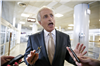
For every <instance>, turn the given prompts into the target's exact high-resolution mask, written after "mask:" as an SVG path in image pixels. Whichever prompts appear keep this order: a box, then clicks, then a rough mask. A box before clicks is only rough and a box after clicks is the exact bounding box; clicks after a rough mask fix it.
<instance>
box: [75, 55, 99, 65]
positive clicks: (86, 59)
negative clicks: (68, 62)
mask: <svg viewBox="0 0 100 66" xmlns="http://www.w3.org/2000/svg"><path fill="white" fill-rule="evenodd" d="M79 59H80V61H81V63H78V62H76V64H77V65H78V66H100V61H99V60H96V59H92V58H90V57H86V56H81V57H79Z"/></svg>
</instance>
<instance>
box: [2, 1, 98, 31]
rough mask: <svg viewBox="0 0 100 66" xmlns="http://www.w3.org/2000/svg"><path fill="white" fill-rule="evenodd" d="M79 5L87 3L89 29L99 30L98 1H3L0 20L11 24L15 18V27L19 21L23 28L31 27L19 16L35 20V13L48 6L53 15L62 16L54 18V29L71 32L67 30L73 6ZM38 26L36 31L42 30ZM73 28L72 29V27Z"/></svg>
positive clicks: (71, 22)
mask: <svg viewBox="0 0 100 66" xmlns="http://www.w3.org/2000/svg"><path fill="white" fill-rule="evenodd" d="M18 2H22V3H24V4H26V7H23V6H20V5H18ZM81 3H87V4H89V5H90V10H91V14H90V25H89V28H90V29H100V21H99V19H100V1H99V0H98V1H97V0H93V1H90V0H88V1H84V0H77V1H76V0H75V1H74V0H20V1H3V2H2V18H4V19H5V20H7V21H9V22H10V23H11V24H12V23H13V18H14V17H15V20H16V26H17V24H18V23H19V22H20V21H23V22H25V24H23V25H22V27H23V28H29V29H31V27H30V26H29V25H32V24H33V23H32V22H27V17H23V16H21V14H28V15H29V17H33V18H36V14H37V11H38V10H39V8H40V7H42V6H48V7H51V8H52V9H54V11H55V13H60V14H63V15H64V16H63V17H60V18H58V17H55V20H56V27H58V28H59V26H61V28H62V29H64V30H72V29H68V24H73V23H74V22H73V19H74V18H73V13H74V6H75V5H77V4H81ZM36 24H37V25H38V29H42V27H41V26H40V25H39V24H38V22H36ZM72 28H73V27H72Z"/></svg>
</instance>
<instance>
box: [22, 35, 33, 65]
mask: <svg viewBox="0 0 100 66" xmlns="http://www.w3.org/2000/svg"><path fill="white" fill-rule="evenodd" d="M30 51H32V46H31V39H30V36H29V39H28V43H27V48H26V51H25V54H24V61H25V63H26V64H27V65H28V66H29V64H28V62H27V60H26V58H27V55H28V54H29V53H30Z"/></svg>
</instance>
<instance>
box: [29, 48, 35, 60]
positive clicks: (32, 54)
mask: <svg viewBox="0 0 100 66" xmlns="http://www.w3.org/2000/svg"><path fill="white" fill-rule="evenodd" d="M34 56H35V50H34V51H31V58H30V60H31V61H32V60H33V58H34Z"/></svg>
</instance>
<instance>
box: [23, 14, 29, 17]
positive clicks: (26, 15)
mask: <svg viewBox="0 0 100 66" xmlns="http://www.w3.org/2000/svg"><path fill="white" fill-rule="evenodd" d="M21 16H23V17H29V16H30V15H29V14H24V13H22V14H21Z"/></svg>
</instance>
